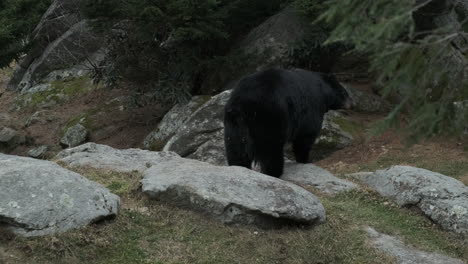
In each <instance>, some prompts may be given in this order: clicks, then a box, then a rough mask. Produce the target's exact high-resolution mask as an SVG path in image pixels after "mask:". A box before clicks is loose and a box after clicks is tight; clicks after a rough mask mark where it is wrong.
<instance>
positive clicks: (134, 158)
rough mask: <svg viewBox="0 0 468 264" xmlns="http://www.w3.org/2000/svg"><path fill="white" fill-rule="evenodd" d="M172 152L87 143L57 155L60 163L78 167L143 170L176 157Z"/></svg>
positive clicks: (127, 170)
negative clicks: (115, 147)
mask: <svg viewBox="0 0 468 264" xmlns="http://www.w3.org/2000/svg"><path fill="white" fill-rule="evenodd" d="M176 156H177V154H175V153H170V152H153V151H148V150H141V149H125V150H118V149H114V148H112V147H109V146H105V145H98V144H95V143H86V144H84V145H81V146H78V147H75V148H70V149H66V150H63V151H62V152H60V153H59V154H57V156H56V157H55V160H57V161H58V162H60V163H63V164H65V165H66V166H70V167H72V168H76V167H91V168H96V169H107V170H112V171H117V172H133V171H138V172H143V171H145V170H146V169H148V168H149V167H151V166H152V165H155V164H157V163H159V162H161V161H164V160H166V159H169V158H172V157H176Z"/></svg>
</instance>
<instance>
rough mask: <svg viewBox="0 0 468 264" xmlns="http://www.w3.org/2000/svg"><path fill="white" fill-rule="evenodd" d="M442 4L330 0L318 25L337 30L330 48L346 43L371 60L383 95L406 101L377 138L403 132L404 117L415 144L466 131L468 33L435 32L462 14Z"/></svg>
mask: <svg viewBox="0 0 468 264" xmlns="http://www.w3.org/2000/svg"><path fill="white" fill-rule="evenodd" d="M302 2H309V3H312V2H315V1H308V0H302ZM439 2H441V1H425V2H423V3H422V4H420V5H419V6H418V5H416V1H415V0H405V1H386V0H365V1H363V0H345V1H337V0H329V1H326V3H325V5H326V11H325V12H324V13H323V14H322V15H321V16H320V17H319V18H318V19H317V21H318V22H319V23H326V24H328V25H330V26H331V27H332V29H333V30H332V32H331V35H330V37H329V39H328V41H327V43H334V42H337V41H343V40H346V41H347V42H351V43H352V44H353V45H354V47H355V50H356V51H360V52H365V53H367V54H369V57H370V71H372V72H375V73H376V74H377V81H378V82H379V83H380V84H383V86H384V87H385V90H384V94H385V95H389V94H392V93H397V94H399V95H401V97H402V98H403V99H402V101H401V103H400V104H399V105H398V106H396V107H395V109H394V110H393V111H392V112H391V113H390V114H389V116H388V117H387V118H386V119H385V121H384V122H382V124H381V125H380V126H379V127H378V129H377V130H376V132H381V131H383V130H385V129H387V128H388V127H390V126H393V127H399V125H400V122H401V120H402V114H405V115H404V116H407V117H408V120H405V122H406V123H407V124H406V126H405V127H406V128H407V130H406V131H407V132H408V135H409V138H410V139H412V140H417V139H418V138H420V137H431V136H434V135H437V134H441V133H451V132H457V131H460V130H461V129H464V128H465V125H466V123H467V121H468V120H467V119H466V116H467V115H466V114H465V113H467V112H468V108H466V107H465V108H461V107H458V108H456V104H455V103H456V102H460V101H464V100H468V96H467V90H468V89H467V87H468V80H467V77H468V76H466V68H467V60H466V54H464V55H463V52H466V48H467V47H466V45H465V46H464V47H462V48H460V43H459V42H458V41H457V40H458V38H460V37H465V38H466V33H464V32H463V31H462V30H461V31H460V30H459V29H458V28H457V27H456V26H454V25H453V24H447V25H446V26H439V27H437V26H436V23H434V20H435V17H436V16H437V15H440V14H441V13H442V12H445V11H447V12H449V11H450V10H451V8H452V7H454V8H457V6H448V5H447V6H446V5H442V9H440V6H436V4H439ZM458 4H459V3H455V5H458ZM431 5H434V6H431ZM425 9H426V10H425ZM421 10H424V12H426V13H425V14H424V15H425V16H424V19H421V17H422V16H421V14H420V12H421ZM423 20H424V21H423ZM426 20H428V21H429V22H431V23H427V21H426ZM423 22H424V23H423ZM459 22H460V24H461V23H462V20H461V17H459ZM463 22H466V21H463ZM423 25H424V26H423ZM460 113H461V114H460Z"/></svg>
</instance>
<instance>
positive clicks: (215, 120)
mask: <svg viewBox="0 0 468 264" xmlns="http://www.w3.org/2000/svg"><path fill="white" fill-rule="evenodd" d="M230 95H231V91H225V92H222V93H221V94H219V95H216V96H214V97H213V98H212V99H211V100H209V101H208V102H207V103H205V104H204V105H202V106H201V107H200V108H199V109H198V110H196V111H195V112H194V113H192V114H191V115H190V116H189V117H188V118H187V119H186V121H185V122H184V123H183V125H182V126H181V127H180V128H179V129H178V131H177V133H176V134H175V135H174V136H173V137H172V138H171V139H170V140H169V141H168V142H167V144H166V145H165V146H164V149H163V150H164V151H173V152H175V153H177V154H179V155H180V156H182V157H188V158H191V157H197V158H199V159H200V160H201V161H211V162H214V164H219V165H222V164H226V159H225V154H224V124H223V119H224V106H225V105H226V103H227V101H228V100H229V97H230ZM210 146H211V147H210Z"/></svg>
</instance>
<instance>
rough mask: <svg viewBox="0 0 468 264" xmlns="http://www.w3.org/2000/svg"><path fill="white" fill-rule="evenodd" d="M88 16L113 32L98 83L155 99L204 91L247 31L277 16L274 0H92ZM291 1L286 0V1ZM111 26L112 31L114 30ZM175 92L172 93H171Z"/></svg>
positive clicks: (100, 27)
mask: <svg viewBox="0 0 468 264" xmlns="http://www.w3.org/2000/svg"><path fill="white" fill-rule="evenodd" d="M84 2H85V4H84V6H83V11H84V14H85V15H86V16H87V17H89V18H97V19H98V20H97V21H98V22H97V23H95V25H94V27H95V28H96V29H97V30H102V31H104V32H110V33H108V40H109V43H110V49H109V52H108V54H107V60H106V61H105V63H104V64H103V65H102V67H101V68H100V69H99V70H100V71H99V72H97V73H96V77H97V78H96V79H97V80H98V81H101V80H103V81H105V82H106V83H107V85H113V84H115V83H116V82H118V81H119V80H122V79H124V80H127V81H130V82H132V83H137V84H138V87H140V88H141V89H142V90H144V89H147V88H152V89H153V90H154V91H155V94H156V95H155V97H157V98H166V99H167V100H169V101H180V99H182V100H183V99H185V98H186V96H187V94H190V93H191V92H192V93H193V92H195V93H196V90H197V89H199V87H200V85H201V83H202V81H203V79H204V78H206V76H207V75H209V71H210V69H212V68H213V67H216V66H214V65H213V64H215V63H216V61H219V56H224V55H225V54H226V53H227V51H228V50H229V48H230V46H231V44H232V43H233V42H234V40H235V39H236V38H237V37H238V36H239V34H241V33H243V32H245V31H246V30H247V29H249V28H251V27H253V26H255V25H256V24H257V23H259V22H261V21H262V20H263V19H265V18H266V17H267V16H269V15H271V14H273V13H274V12H276V11H277V10H279V8H280V7H281V6H282V4H283V3H284V1H280V0H274V1H271V0H270V1H267V0H254V1H252V0H236V1H231V0H195V1H194V0H171V1H167V0H125V1H124V0H99V1H94V0H92V1H91V0H89V1H84ZM286 2H287V1H286ZM109 29H112V30H109ZM166 95H170V96H166Z"/></svg>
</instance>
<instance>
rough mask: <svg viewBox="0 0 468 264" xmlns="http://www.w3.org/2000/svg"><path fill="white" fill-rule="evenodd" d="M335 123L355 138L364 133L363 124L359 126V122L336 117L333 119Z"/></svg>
mask: <svg viewBox="0 0 468 264" xmlns="http://www.w3.org/2000/svg"><path fill="white" fill-rule="evenodd" d="M333 122H335V123H336V124H337V125H339V126H340V128H341V129H342V130H343V131H345V132H348V133H349V134H351V136H353V137H358V136H360V135H361V134H362V133H363V132H364V131H363V125H362V124H358V123H357V122H354V121H352V120H349V119H346V118H343V117H335V118H333Z"/></svg>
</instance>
